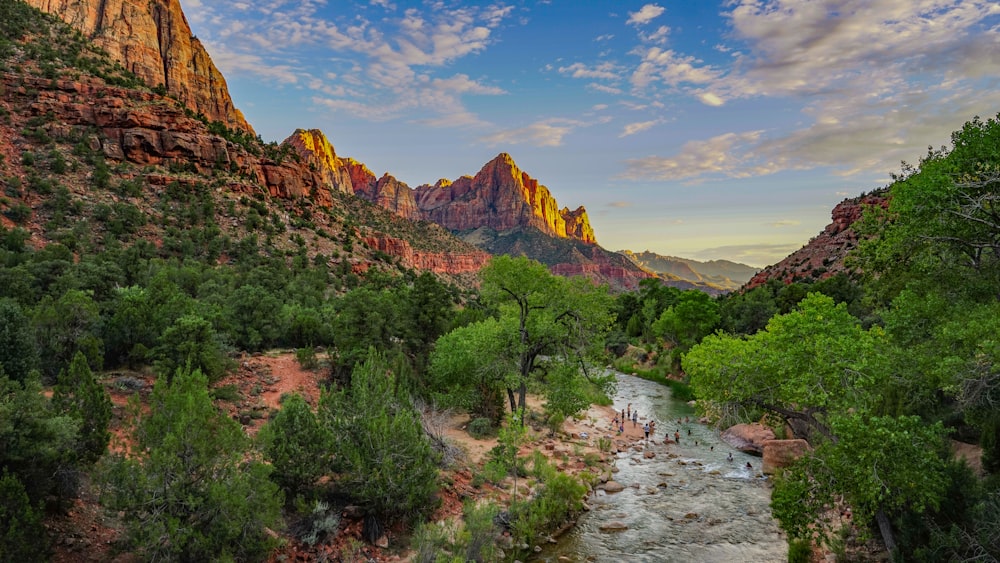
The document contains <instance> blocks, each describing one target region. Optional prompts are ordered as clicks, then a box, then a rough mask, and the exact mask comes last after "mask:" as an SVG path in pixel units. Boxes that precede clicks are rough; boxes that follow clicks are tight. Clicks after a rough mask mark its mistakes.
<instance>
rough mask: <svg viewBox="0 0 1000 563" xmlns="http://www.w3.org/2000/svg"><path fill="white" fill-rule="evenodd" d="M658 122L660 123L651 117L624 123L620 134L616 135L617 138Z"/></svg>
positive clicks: (633, 133) (643, 129)
mask: <svg viewBox="0 0 1000 563" xmlns="http://www.w3.org/2000/svg"><path fill="white" fill-rule="evenodd" d="M658 123H660V120H658V119H653V120H651V121H642V122H638V123H629V124H627V125H625V128H624V129H623V130H622V132H621V134H620V135H618V138H622V137H628V136H629V135H635V134H636V133H639V132H641V131H645V130H647V129H649V128H650V127H653V126H654V125H657V124H658Z"/></svg>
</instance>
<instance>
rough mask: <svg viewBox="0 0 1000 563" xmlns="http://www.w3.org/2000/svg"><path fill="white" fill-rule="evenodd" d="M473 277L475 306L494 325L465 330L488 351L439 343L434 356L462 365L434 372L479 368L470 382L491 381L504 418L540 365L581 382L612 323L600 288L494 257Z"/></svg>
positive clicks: (442, 365) (521, 403)
mask: <svg viewBox="0 0 1000 563" xmlns="http://www.w3.org/2000/svg"><path fill="white" fill-rule="evenodd" d="M481 276H482V280H483V284H482V288H481V294H482V299H483V301H484V302H485V303H486V304H487V305H489V306H492V307H495V309H496V310H497V311H498V317H497V319H496V320H495V321H489V320H485V321H480V322H479V323H474V324H473V325H470V326H469V327H466V329H467V332H468V333H470V334H472V333H477V334H478V339H477V341H479V342H487V341H492V342H494V343H495V344H494V345H491V346H488V347H486V348H485V349H480V350H476V349H474V348H472V347H471V346H466V345H464V344H463V343H462V342H461V341H460V339H459V338H447V337H445V338H443V339H441V340H440V341H439V342H438V344H437V349H436V350H435V355H437V354H441V355H442V356H456V357H459V358H464V359H462V360H455V361H450V362H439V363H438V364H437V367H438V368H439V369H442V370H443V369H451V370H454V369H455V367H456V366H462V365H469V364H471V363H472V362H478V363H480V364H482V365H484V366H486V367H484V368H482V369H480V370H477V371H478V372H479V373H478V377H480V380H482V379H481V378H482V377H484V376H488V377H493V378H495V381H496V382H497V383H498V384H501V385H502V386H503V389H504V391H505V392H506V395H507V400H508V402H509V405H510V410H511V411H512V412H513V411H516V410H518V409H524V407H525V397H526V395H527V390H528V381H529V380H530V378H531V377H532V376H534V375H536V374H543V372H544V369H543V368H544V366H543V364H544V362H542V361H541V360H542V358H543V357H545V358H547V360H546V361H547V362H550V363H563V364H570V365H573V366H575V367H577V368H579V370H580V372H581V373H583V374H584V376H587V374H588V371H587V370H588V363H587V361H588V358H589V357H591V356H594V355H596V354H599V353H600V352H601V351H602V350H603V343H604V337H605V335H606V334H607V333H608V331H609V330H610V328H611V323H612V320H613V319H612V316H611V314H610V307H611V298H610V297H609V295H608V291H607V287H605V286H595V285H594V284H593V283H592V282H590V281H589V280H587V279H585V278H582V277H580V278H563V277H559V276H555V275H553V274H551V273H550V272H549V271H548V269H547V268H546V267H545V266H544V265H542V264H540V263H538V262H536V261H534V260H529V259H527V258H523V257H521V258H512V257H510V256H497V257H494V258H493V259H492V260H491V261H490V264H489V265H488V266H487V267H486V268H484V269H483V271H482V273H481ZM475 325H478V326H475ZM473 327H474V328H473ZM432 365H435V359H433V358H432ZM440 373H441V372H439V375H440ZM450 375H451V377H450V379H451V380H457V379H458V378H460V377H461V375H460V374H459V373H457V372H455V371H452V372H451V373H450ZM522 412H523V411H522Z"/></svg>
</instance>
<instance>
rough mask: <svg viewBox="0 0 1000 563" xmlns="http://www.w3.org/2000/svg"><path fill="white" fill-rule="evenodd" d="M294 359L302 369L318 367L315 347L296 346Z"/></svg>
mask: <svg viewBox="0 0 1000 563" xmlns="http://www.w3.org/2000/svg"><path fill="white" fill-rule="evenodd" d="M295 359H296V361H298V362H299V366H301V367H302V369H316V368H318V367H319V359H318V358H317V357H316V349H315V348H313V347H311V346H310V347H306V348H298V349H296V350H295Z"/></svg>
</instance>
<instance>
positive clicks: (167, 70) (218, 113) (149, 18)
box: [26, 0, 253, 133]
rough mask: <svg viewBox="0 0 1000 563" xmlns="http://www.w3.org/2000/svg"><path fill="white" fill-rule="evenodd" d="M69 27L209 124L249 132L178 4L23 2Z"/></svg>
mask: <svg viewBox="0 0 1000 563" xmlns="http://www.w3.org/2000/svg"><path fill="white" fill-rule="evenodd" d="M26 2H27V3H28V4H29V5H31V6H34V7H35V8H38V9H40V10H42V11H43V12H48V13H50V14H53V15H55V16H57V17H59V18H60V19H62V20H63V21H65V22H66V23H68V24H70V25H71V26H73V27H74V28H76V29H77V30H78V31H80V32H81V33H82V34H83V35H85V36H86V37H87V38H88V39H90V40H92V41H93V42H94V43H95V44H96V45H97V46H98V47H100V48H102V49H104V50H105V51H107V52H108V54H110V55H111V58H112V59H114V60H116V61H118V62H119V63H121V64H122V66H124V67H125V68H126V69H128V70H129V71H131V72H133V73H135V74H136V75H137V76H139V78H141V79H142V80H143V81H145V82H146V84H147V85H148V86H150V87H154V88H155V87H157V86H162V87H164V88H165V89H166V91H167V92H168V93H170V94H172V95H174V96H176V97H177V98H178V99H179V100H181V101H182V102H183V103H184V104H185V105H186V106H188V107H189V108H191V109H192V110H194V111H195V112H196V113H201V114H203V115H204V116H205V117H207V118H208V120H209V121H221V122H222V123H225V124H226V125H227V126H228V127H230V128H232V129H239V130H242V131H247V132H250V133H253V129H252V128H251V127H250V124H248V123H247V121H246V119H245V118H244V117H243V114H242V113H241V112H240V110H238V109H236V107H235V106H234V105H233V100H232V97H230V95H229V88H228V86H227V85H226V79H225V78H224V77H223V76H222V73H220V72H219V70H218V69H217V68H216V66H215V64H214V63H213V62H212V59H211V57H209V55H208V52H207V51H206V50H205V48H204V46H203V45H202V44H201V41H199V40H198V38H197V37H194V35H193V34H192V33H191V27H190V26H189V25H188V22H187V18H185V17H184V12H183V11H182V10H181V5H180V0H26Z"/></svg>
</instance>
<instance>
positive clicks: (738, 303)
mask: <svg viewBox="0 0 1000 563" xmlns="http://www.w3.org/2000/svg"><path fill="white" fill-rule="evenodd" d="M776 314H778V306H777V305H776V304H775V303H774V297H772V296H771V292H770V291H768V289H767V288H766V287H755V288H753V289H751V290H750V291H747V292H745V293H742V294H740V293H735V292H734V293H730V294H729V295H727V296H726V297H725V298H724V299H723V300H722V302H721V303H719V317H720V328H722V330H724V331H726V332H728V333H730V334H754V333H756V332H757V331H759V330H763V329H764V327H766V326H767V321H769V320H771V317H773V316H774V315H776Z"/></svg>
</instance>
